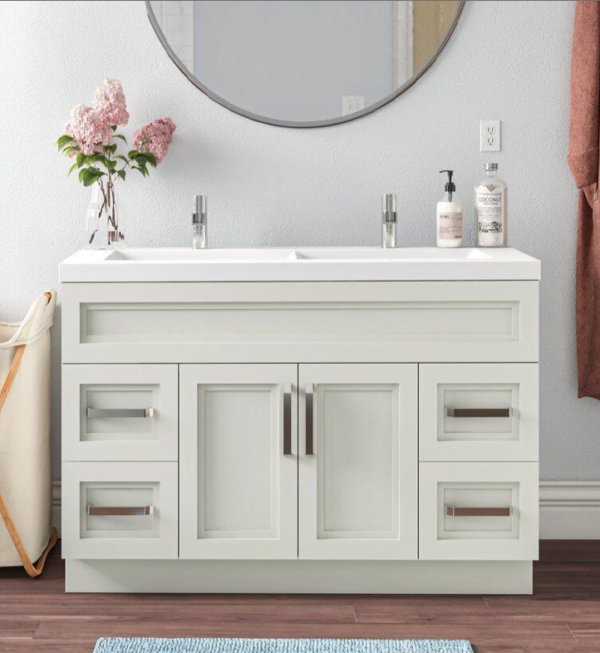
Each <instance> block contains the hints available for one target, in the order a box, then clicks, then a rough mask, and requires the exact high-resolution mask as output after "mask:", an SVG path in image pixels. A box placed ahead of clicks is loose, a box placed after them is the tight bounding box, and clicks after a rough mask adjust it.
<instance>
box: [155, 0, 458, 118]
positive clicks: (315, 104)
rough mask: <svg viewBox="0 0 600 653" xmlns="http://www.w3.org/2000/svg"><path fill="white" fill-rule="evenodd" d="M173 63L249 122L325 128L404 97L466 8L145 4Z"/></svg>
mask: <svg viewBox="0 0 600 653" xmlns="http://www.w3.org/2000/svg"><path fill="white" fill-rule="evenodd" d="M146 5H147V7H148V16H149V18H150V22H151V23H152V26H153V27H154V29H155V31H156V33H157V35H158V37H159V39H160V40H161V42H162V44H163V45H164V47H165V49H166V50H167V52H168V53H169V56H170V57H171V58H172V59H173V61H174V62H175V63H176V64H177V65H178V66H179V68H180V69H181V70H182V71H183V73H184V74H185V75H186V76H187V77H188V78H189V80H190V81H191V82H193V83H194V84H195V85H196V86H197V87H198V88H199V89H200V90H202V91H204V93H206V94H207V95H208V96H210V97H211V98H212V99H213V100H215V101H216V102H219V103H220V104H222V105H223V106H225V107H227V108H228V109H231V110H232V111H235V112H236V113H239V114H241V115H243V116H246V117H248V118H251V119H253V120H258V121H260V122H265V123H269V124H271V125H281V126H286V127H322V126H325V125H334V124H336V123H340V122H346V121H348V120H353V119H354V118H358V117H360V116H363V115H365V114H367V113H370V112H371V111H374V110H375V109H378V108H379V107H381V106H383V105H384V104H386V103H388V102H390V101H391V100H393V99H394V98H396V97H398V95H400V94H401V93H402V92H403V91H405V90H406V89H407V88H409V87H410V86H412V84H414V83H415V81H416V80H417V79H419V77H420V76H421V75H422V74H423V73H424V72H425V71H426V70H427V69H428V68H429V67H430V66H431V64H432V63H433V62H434V61H435V60H436V58H437V57H438V55H439V53H440V52H441V50H442V49H443V47H444V45H445V44H446V43H447V42H448V39H449V38H450V36H451V35H452V32H453V30H454V28H455V26H456V23H457V21H458V19H459V16H460V13H461V11H462V8H463V5H464V2H456V1H452V0H447V1H443V0H440V1H439V2H438V1H435V0H422V1H419V0H414V1H413V2H401V1H396V0H353V1H351V2H349V1H347V0H345V1H338V0H319V1H317V2H314V1H312V2H307V1H306V0H266V1H263V0H239V1H237V0H228V1H227V2H222V1H221V2H219V1H214V0H213V1H210V0H196V1H193V0H146Z"/></svg>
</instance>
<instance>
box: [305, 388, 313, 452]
mask: <svg viewBox="0 0 600 653" xmlns="http://www.w3.org/2000/svg"><path fill="white" fill-rule="evenodd" d="M313 408H314V391H313V384H312V383H307V384H306V419H305V422H306V424H305V425H304V426H305V430H306V455H307V456H314V453H315V449H314V412H313Z"/></svg>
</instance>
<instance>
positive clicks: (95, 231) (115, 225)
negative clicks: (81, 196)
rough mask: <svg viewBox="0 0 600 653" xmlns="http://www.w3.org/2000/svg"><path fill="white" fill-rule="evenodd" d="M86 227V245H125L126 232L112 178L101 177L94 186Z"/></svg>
mask: <svg viewBox="0 0 600 653" xmlns="http://www.w3.org/2000/svg"><path fill="white" fill-rule="evenodd" d="M86 229H87V239H86V247H88V248H90V249H118V248H120V247H124V246H125V234H124V232H123V225H122V222H121V221H120V219H119V211H118V208H117V201H116V198H115V187H114V182H113V180H112V179H111V178H108V179H106V180H104V179H101V180H100V181H98V182H96V183H95V184H94V185H93V186H92V199H91V201H90V203H89V204H88V207H87V211H86Z"/></svg>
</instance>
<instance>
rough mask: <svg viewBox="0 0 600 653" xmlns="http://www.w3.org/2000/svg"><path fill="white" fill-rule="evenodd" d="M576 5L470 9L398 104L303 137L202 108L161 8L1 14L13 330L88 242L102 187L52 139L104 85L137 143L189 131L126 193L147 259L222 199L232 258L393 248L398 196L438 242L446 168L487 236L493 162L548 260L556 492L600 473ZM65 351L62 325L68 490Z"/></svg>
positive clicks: (15, 6)
mask: <svg viewBox="0 0 600 653" xmlns="http://www.w3.org/2000/svg"><path fill="white" fill-rule="evenodd" d="M573 7H574V4H573V3H572V2H544V3H540V2H507V1H505V2H481V1H476V2H468V3H467V5H466V8H465V11H464V13H463V16H462V18H461V20H460V23H459V26H458V28H457V31H456V33H455V35H454V37H453V38H452V40H451V42H450V44H449V46H448V47H447V49H446V50H445V51H444V52H443V53H442V56H441V57H440V59H439V61H438V62H437V63H436V64H435V65H434V66H433V68H432V69H431V70H430V71H429V72H428V73H427V74H426V75H425V76H424V77H423V78H422V79H421V80H420V81H419V82H418V83H417V84H416V85H415V86H414V87H413V88H411V89H410V90H409V91H408V92H407V93H405V94H404V95H403V96H402V97H400V98H399V99H398V100H396V101H395V102H393V103H392V104H391V105H388V106H387V107H384V108H383V109H381V110H380V111H378V112H376V113H375V114H373V115H371V116H367V117H365V118H362V119H360V120H358V121H356V122H351V123H348V124H345V125H340V126H336V127H329V128H323V129H316V130H290V129H281V128H277V127H269V126H266V125H261V124H258V123H254V122H250V121H248V120H246V119H244V118H242V117H240V116H237V115H235V114H233V113H230V112H228V111H227V110H226V109H223V108H222V107H220V106H218V105H217V104H215V103H213V102H212V101H210V100H209V99H207V98H206V97H205V96H204V95H202V94H201V93H200V92H199V91H198V90H197V89H196V88H195V87H194V86H192V85H191V84H190V83H189V82H188V81H187V80H186V79H185V77H184V76H183V75H182V74H181V73H180V72H179V71H178V70H177V69H176V68H175V66H174V64H173V63H172V62H171V61H170V60H169V58H168V56H167V55H166V53H165V52H164V51H163V49H162V46H161V45H160V43H159V41H158V39H157V38H156V36H155V34H154V32H153V30H152V28H151V27H150V24H149V23H148V21H147V19H146V15H145V7H144V4H143V3H142V2H1V3H0V94H1V100H0V148H1V152H0V154H1V158H0V319H5V320H16V319H18V318H20V317H21V316H22V315H23V314H24V313H25V310H26V308H27V306H28V304H29V302H30V301H31V300H32V299H33V297H34V296H35V295H37V294H38V293H39V292H42V291H43V290H45V289H46V288H48V287H49V286H53V285H56V284H57V283H58V281H57V271H58V263H59V262H60V260H61V259H63V258H65V257H66V256H68V255H69V254H71V253H72V252H73V251H74V250H76V249H77V248H79V247H80V246H81V244H82V236H83V214H84V209H85V206H86V204H87V201H88V191H87V190H85V189H83V188H81V187H79V186H78V185H77V183H76V181H75V180H74V179H67V178H66V171H67V167H68V166H67V161H66V160H64V159H63V158H61V157H59V156H58V155H57V154H56V152H55V151H54V149H53V143H54V140H55V139H56V137H57V136H58V135H59V134H60V133H61V130H62V126H63V123H64V122H65V120H66V118H67V116H68V112H69V110H70V108H71V106H72V105H73V104H75V103H76V102H86V101H89V99H91V96H92V93H93V91H94V88H95V86H96V85H97V84H98V83H99V82H101V81H102V79H103V78H104V77H105V76H111V77H117V78H118V79H120V80H121V81H122V82H123V85H124V88H125V92H126V95H127V99H128V102H129V107H130V111H131V114H132V119H131V127H132V129H133V127H135V126H138V125H140V123H143V122H146V121H147V120H150V119H152V118H157V117H161V116H171V117H172V118H173V119H174V120H175V122H176V123H177V124H178V126H179V127H178V131H177V132H176V141H175V143H174V144H173V146H172V151H171V152H170V153H169V155H168V156H167V158H166V159H165V161H164V163H163V164H162V166H161V167H160V169H159V170H158V171H157V172H156V174H153V175H152V178H151V179H150V180H147V179H146V180H145V179H142V178H139V179H138V178H132V179H130V180H128V181H127V183H126V184H125V185H124V186H123V187H122V188H120V189H119V190H120V203H121V211H122V214H123V215H124V217H125V218H126V219H127V238H128V242H129V243H130V244H132V245H139V246H157V245H172V246H187V245H188V243H189V235H190V207H191V198H192V195H193V194H194V193H206V194H208V196H209V198H210V203H209V207H210V211H209V234H210V242H211V245H213V246H215V247H225V246H231V247H239V246H259V245H260V246H264V245H290V244H300V245H333V244H343V245H377V244H379V238H380V215H379V210H380V195H381V194H382V193H384V192H396V193H397V194H398V196H399V199H400V206H401V208H400V242H401V244H402V245H408V246H414V245H433V244H434V242H435V241H434V236H435V203H436V201H437V199H438V196H439V195H440V194H441V193H442V191H443V181H444V180H443V178H442V176H441V175H439V174H438V170H441V169H443V168H448V167H451V168H454V169H455V170H456V175H455V178H456V182H457V184H458V193H459V195H460V196H461V197H462V198H463V199H464V200H465V203H466V206H467V216H466V218H467V220H466V222H467V233H466V240H467V242H471V241H472V238H473V229H472V219H471V217H472V211H471V208H470V204H471V196H472V187H473V184H474V183H475V182H476V181H477V179H478V177H480V176H481V173H482V168H483V162H484V161H486V160H490V159H492V158H494V159H496V160H497V161H498V162H499V164H500V173H501V176H502V177H503V178H504V179H505V180H506V182H507V183H508V187H509V197H510V204H509V216H510V230H509V239H510V243H511V244H512V245H514V246H515V247H518V248H520V249H522V250H524V251H525V252H527V253H529V254H532V255H533V256H537V257H539V258H540V259H541V260H542V262H543V276H544V279H543V283H542V321H541V323H542V366H541V369H542V372H541V383H542V395H541V442H542V445H541V460H542V478H544V479H546V480H550V479H555V480H559V479H589V480H592V479H600V426H599V425H600V402H598V401H595V400H591V399H585V400H578V399H577V398H576V396H577V389H576V366H575V341H574V338H575V326H574V267H575V253H574V252H575V224H576V191H575V189H574V187H573V183H572V181H571V179H570V177H569V173H568V170H567V166H566V164H565V156H566V153H567V131H568V81H569V56H570V40H571V25H572V18H573ZM480 118H500V119H502V121H503V151H502V152H501V153H500V154H498V155H497V156H494V157H492V156H490V155H483V154H480V153H479V152H478V120H479V119H480ZM131 131H132V130H128V132H129V133H131ZM59 318H60V315H59ZM58 322H59V323H60V319H59V320H58ZM58 341H59V329H58V328H55V329H54V343H55V345H54V366H55V367H54V369H55V372H54V376H53V382H54V399H55V401H54V419H53V426H54V454H55V455H54V460H55V463H56V467H55V476H58V474H59V469H58V460H59V426H60V422H59V396H58V392H59V391H58V386H59V373H58V360H59V356H60V350H59V343H58Z"/></svg>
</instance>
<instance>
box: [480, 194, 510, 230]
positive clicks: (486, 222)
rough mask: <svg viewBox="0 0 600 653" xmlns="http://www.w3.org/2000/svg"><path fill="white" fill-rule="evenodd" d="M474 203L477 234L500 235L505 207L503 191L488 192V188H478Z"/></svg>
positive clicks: (502, 228)
mask: <svg viewBox="0 0 600 653" xmlns="http://www.w3.org/2000/svg"><path fill="white" fill-rule="evenodd" d="M475 203H476V208H477V222H478V231H479V233H480V234H500V235H501V234H502V231H503V230H504V215H505V207H506V204H505V197H504V189H503V188H494V190H490V188H489V187H488V186H485V185H484V186H479V187H478V188H477V189H476V193H475Z"/></svg>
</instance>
